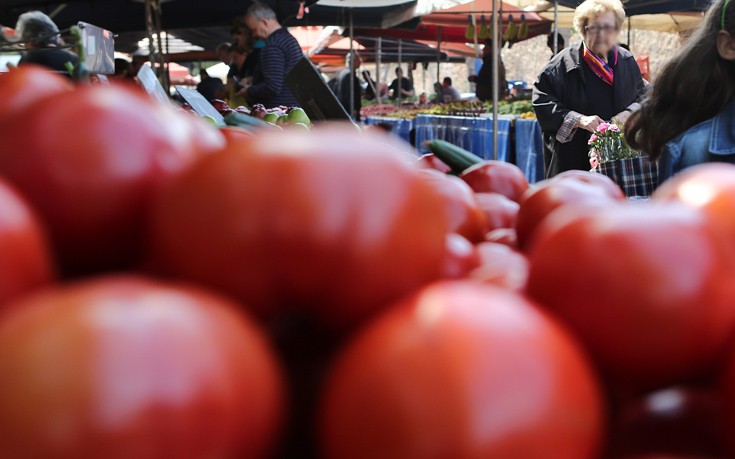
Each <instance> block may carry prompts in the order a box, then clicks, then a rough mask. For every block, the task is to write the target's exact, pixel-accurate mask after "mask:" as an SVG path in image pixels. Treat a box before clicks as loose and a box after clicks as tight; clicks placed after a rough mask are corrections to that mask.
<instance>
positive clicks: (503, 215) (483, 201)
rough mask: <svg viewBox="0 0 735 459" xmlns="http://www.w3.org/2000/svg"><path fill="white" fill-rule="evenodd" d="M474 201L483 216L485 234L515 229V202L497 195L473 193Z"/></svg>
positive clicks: (516, 212)
mask: <svg viewBox="0 0 735 459" xmlns="http://www.w3.org/2000/svg"><path fill="white" fill-rule="evenodd" d="M475 200H477V204H478V205H479V207H480V210H482V212H483V213H484V214H485V232H486V233H489V232H490V231H494V230H496V229H500V228H515V227H516V219H517V218H518V209H519V208H520V206H519V205H518V203H517V202H515V201H511V200H510V199H508V198H506V197H505V196H503V195H502V194H498V193H475Z"/></svg>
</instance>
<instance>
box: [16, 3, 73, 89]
mask: <svg viewBox="0 0 735 459" xmlns="http://www.w3.org/2000/svg"><path fill="white" fill-rule="evenodd" d="M15 31H16V35H17V36H18V37H19V39H20V40H21V41H22V42H23V43H24V44H25V49H26V51H25V53H24V54H23V57H22V58H21V60H20V62H19V63H18V65H26V64H35V65H40V66H43V67H47V68H49V69H51V70H55V71H57V72H62V73H65V74H67V75H68V73H67V68H66V64H67V62H70V63H71V64H72V65H75V64H76V63H77V61H78V60H79V59H78V57H77V55H76V54H74V53H72V52H71V51H69V50H66V49H63V48H61V45H62V41H61V34H60V33H59V28H58V27H57V26H56V24H55V23H54V21H52V20H51V18H50V17H48V16H46V15H45V14H43V13H42V12H40V11H30V12H28V13H23V14H21V15H20V17H19V18H18V24H17V25H16V27H15Z"/></svg>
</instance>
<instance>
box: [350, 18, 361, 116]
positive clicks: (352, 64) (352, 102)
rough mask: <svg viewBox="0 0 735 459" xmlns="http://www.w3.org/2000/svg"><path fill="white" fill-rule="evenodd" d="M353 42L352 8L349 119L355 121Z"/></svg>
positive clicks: (351, 23)
mask: <svg viewBox="0 0 735 459" xmlns="http://www.w3.org/2000/svg"><path fill="white" fill-rule="evenodd" d="M354 40H355V28H354V24H353V20H352V8H350V117H351V118H352V119H353V120H354V119H357V117H356V116H355V49H354V47H353V42H354ZM358 117H359V115H358Z"/></svg>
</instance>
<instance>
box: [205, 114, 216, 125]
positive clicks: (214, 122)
mask: <svg viewBox="0 0 735 459" xmlns="http://www.w3.org/2000/svg"><path fill="white" fill-rule="evenodd" d="M202 119H203V120H204V121H206V122H208V123H210V124H211V125H213V126H217V120H216V119H214V117H212V116H209V115H204V116H202Z"/></svg>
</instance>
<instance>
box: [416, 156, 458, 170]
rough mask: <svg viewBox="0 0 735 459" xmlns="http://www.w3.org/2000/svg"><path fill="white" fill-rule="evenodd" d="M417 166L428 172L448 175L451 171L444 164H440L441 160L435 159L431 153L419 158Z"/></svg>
mask: <svg viewBox="0 0 735 459" xmlns="http://www.w3.org/2000/svg"><path fill="white" fill-rule="evenodd" d="M418 164H419V166H421V167H424V168H427V169H430V170H435V171H439V172H443V173H445V174H448V173H449V172H451V170H452V168H451V167H449V166H447V165H446V164H445V163H444V162H442V160H441V159H439V158H437V157H436V156H435V155H434V154H433V153H428V154H425V155H423V156H421V157H420V158H419V160H418Z"/></svg>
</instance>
